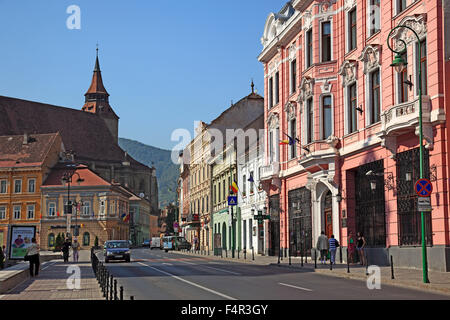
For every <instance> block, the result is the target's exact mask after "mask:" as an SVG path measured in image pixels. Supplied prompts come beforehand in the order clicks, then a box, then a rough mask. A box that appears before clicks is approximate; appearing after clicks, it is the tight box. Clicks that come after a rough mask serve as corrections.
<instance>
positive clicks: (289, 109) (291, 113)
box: [284, 101, 297, 121]
mask: <svg viewBox="0 0 450 320" xmlns="http://www.w3.org/2000/svg"><path fill="white" fill-rule="evenodd" d="M284 111H285V112H286V116H287V120H288V121H289V120H292V119H295V114H296V111H297V108H296V103H295V102H292V101H289V102H288V103H286V106H285V107H284Z"/></svg>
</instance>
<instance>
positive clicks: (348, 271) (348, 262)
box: [347, 248, 350, 273]
mask: <svg viewBox="0 0 450 320" xmlns="http://www.w3.org/2000/svg"><path fill="white" fill-rule="evenodd" d="M347 273H350V259H349V258H348V248H347Z"/></svg>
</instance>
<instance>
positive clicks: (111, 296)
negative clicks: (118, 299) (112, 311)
mask: <svg viewBox="0 0 450 320" xmlns="http://www.w3.org/2000/svg"><path fill="white" fill-rule="evenodd" d="M109 280H110V281H109V286H110V288H111V290H110V292H109V300H113V289H112V288H113V283H114V277H113V276H111V278H110V279H109Z"/></svg>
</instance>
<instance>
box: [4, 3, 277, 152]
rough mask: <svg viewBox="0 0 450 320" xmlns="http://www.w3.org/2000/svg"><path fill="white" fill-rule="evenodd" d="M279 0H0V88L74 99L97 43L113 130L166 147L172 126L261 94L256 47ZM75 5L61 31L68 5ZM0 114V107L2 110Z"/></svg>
mask: <svg viewBox="0 0 450 320" xmlns="http://www.w3.org/2000/svg"><path fill="white" fill-rule="evenodd" d="M285 2H286V1H278V0H226V1H217V0H192V1H181V0H173V1H167V0H158V1H156V0H127V1H123V0H121V1H118V0H117V1H116V0H71V1H65V0H58V1H55V0H38V1H36V0H22V1H17V0H0V95H4V96H11V97H17V98H22V99H27V100H34V101H39V102H45V103H50V104H55V105H59V106H65V107H70V108H77V109H79V108H81V107H82V106H83V104H84V94H85V92H86V91H87V89H88V87H89V84H90V81H91V77H92V71H93V69H94V62H95V48H96V43H97V42H98V43H99V48H100V51H99V56H100V66H101V69H102V75H103V80H104V84H105V87H106V89H107V90H108V92H109V94H110V95H111V97H110V104H111V106H112V107H113V108H114V110H115V112H116V113H117V114H118V116H119V117H120V127H119V136H120V137H125V138H130V139H134V140H138V141H140V142H143V143H145V144H150V145H153V146H156V147H162V148H165V149H171V148H172V147H173V146H175V145H176V143H175V142H171V141H170V136H171V133H172V131H173V130H174V129H176V128H186V129H189V130H190V131H192V130H193V123H194V121H195V120H203V121H206V122H210V121H211V120H213V119H214V118H216V117H217V116H218V115H220V113H222V112H223V111H224V110H225V109H226V108H228V107H229V106H230V103H231V100H233V101H234V102H237V101H238V100H239V99H241V98H242V97H244V96H246V95H248V94H249V93H250V90H251V89H250V82H251V78H254V82H255V86H256V89H257V90H258V93H260V94H261V95H262V94H263V92H264V87H263V67H262V65H261V64H260V63H259V62H258V60H257V56H258V55H259V53H260V52H261V50H262V46H261V42H260V38H261V36H262V33H263V29H264V24H265V21H266V18H267V16H268V15H269V13H270V12H272V11H278V10H280V9H281V7H282V6H283V5H284V4H285ZM73 4H75V5H78V6H79V7H80V9H81V30H69V29H68V28H67V27H66V20H67V18H68V17H69V16H70V15H69V14H68V13H66V9H67V8H68V6H70V5H73ZM0 116H1V115H0Z"/></svg>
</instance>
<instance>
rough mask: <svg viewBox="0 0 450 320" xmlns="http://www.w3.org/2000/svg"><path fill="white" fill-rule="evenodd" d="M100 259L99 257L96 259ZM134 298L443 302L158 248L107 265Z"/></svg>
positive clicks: (305, 273) (387, 288) (428, 296)
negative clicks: (415, 300) (413, 300)
mask: <svg viewBox="0 0 450 320" xmlns="http://www.w3.org/2000/svg"><path fill="white" fill-rule="evenodd" d="M99 256H100V257H99V258H100V259H101V260H102V259H103V256H102V255H101V254H100V255H99ZM106 266H107V268H108V269H109V271H110V273H111V274H112V275H113V276H114V277H115V278H116V279H117V281H118V285H119V286H123V287H124V298H125V299H129V297H130V296H134V299H135V300H309V299H333V300H358V299H367V300H371V299H375V300H378V299H383V300H384V299H394V300H395V299H404V300H411V299H428V300H437V299H446V300H448V299H449V297H448V296H445V295H438V294H433V293H428V292H424V291H418V290H411V289H405V288H399V287H392V286H384V285H383V284H381V290H369V289H368V288H367V286H366V283H365V282H363V281H358V280H349V279H342V278H335V277H330V276H325V275H320V274H317V273H314V272H311V271H307V270H291V269H287V268H279V267H277V266H261V265H250V264H244V263H234V262H226V261H217V260H212V259H208V257H205V256H203V257H191V256H186V255H181V254H177V253H174V252H168V253H166V252H164V251H161V250H158V249H156V250H150V249H148V248H145V249H134V250H132V252H131V262H130V263H124V262H118V261H117V262H114V261H113V262H110V263H108V264H106Z"/></svg>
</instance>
